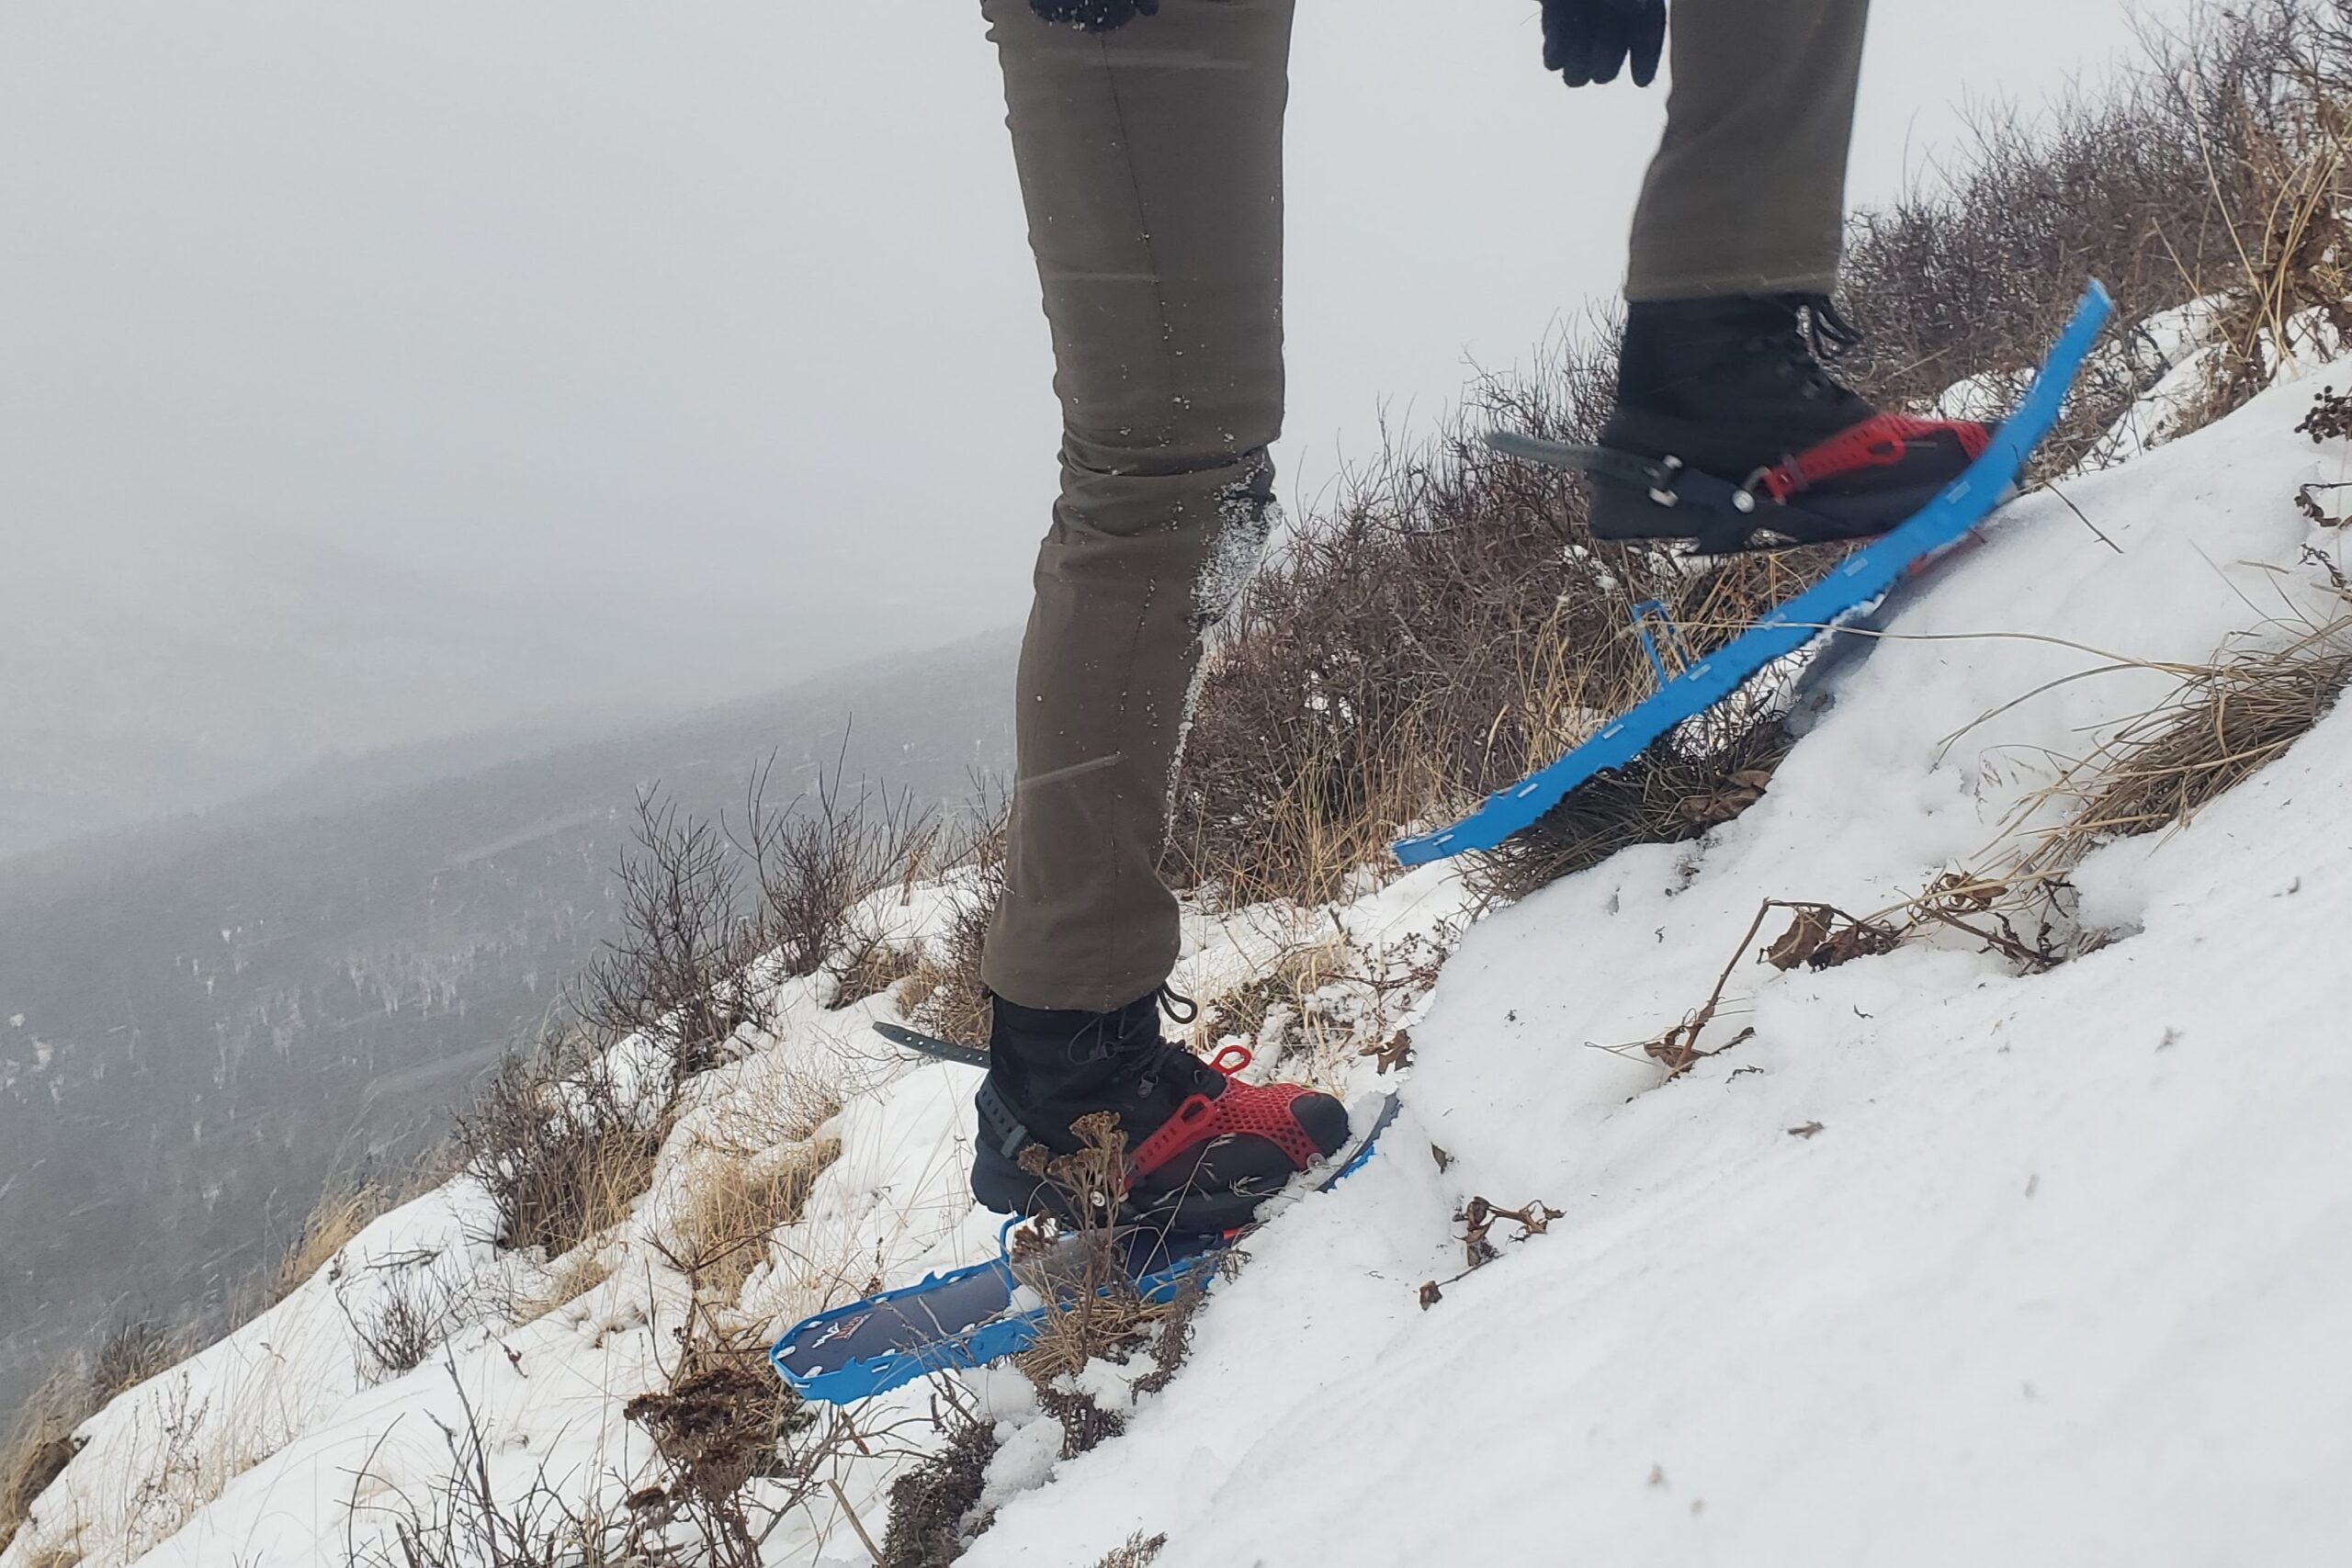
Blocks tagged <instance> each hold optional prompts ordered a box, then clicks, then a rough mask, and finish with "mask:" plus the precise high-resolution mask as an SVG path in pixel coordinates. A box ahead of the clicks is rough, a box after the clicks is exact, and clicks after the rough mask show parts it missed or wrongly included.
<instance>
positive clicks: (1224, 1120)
mask: <svg viewBox="0 0 2352 1568" xmlns="http://www.w3.org/2000/svg"><path fill="white" fill-rule="evenodd" d="M1219 1055H1223V1053H1222V1052H1220V1053H1219ZM1313 1092H1314V1090H1312V1089H1307V1088H1306V1087H1305V1086H1303V1085H1300V1084H1290V1083H1277V1084H1250V1083H1240V1082H1238V1081H1236V1080H1235V1079H1232V1078H1227V1080H1226V1083H1225V1092H1224V1093H1223V1094H1220V1095H1218V1096H1217V1097H1216V1099H1215V1100H1211V1099H1210V1098H1209V1097H1208V1096H1207V1095H1205V1094H1196V1095H1194V1096H1193V1097H1192V1098H1191V1099H1190V1100H1186V1101H1184V1103H1183V1104H1182V1105H1180V1106H1178V1107H1177V1108H1176V1114H1174V1115H1173V1116H1170V1118H1169V1119H1168V1120H1167V1121H1165V1122H1161V1123H1160V1125H1159V1131H1158V1132H1157V1133H1154V1134H1152V1135H1151V1136H1150V1137H1148V1138H1146V1139H1145V1140H1144V1141H1143V1142H1142V1143H1141V1144H1140V1145H1137V1146H1136V1160H1135V1167H1134V1168H1133V1170H1132V1171H1130V1173H1129V1175H1130V1177H1131V1178H1134V1177H1145V1176H1149V1175H1150V1174H1151V1173H1152V1172H1153V1171H1155V1170H1158V1169H1159V1168H1160V1167H1162V1166H1164V1165H1166V1164H1167V1163H1168V1162H1169V1161H1170V1160H1172V1159H1174V1158H1175V1157H1176V1156H1179V1155H1181V1154H1183V1153H1185V1152H1187V1151H1188V1150H1191V1149H1195V1148H1198V1147H1200V1146H1201V1145H1204V1144H1209V1143H1214V1142H1216V1140H1217V1139H1219V1138H1263V1139H1265V1140H1266V1142H1268V1143H1270V1144H1272V1145H1274V1147H1276V1148H1278V1149H1280V1150H1282V1152H1283V1154H1284V1155H1286V1156H1289V1158H1290V1163H1291V1165H1292V1167H1293V1168H1295V1169H1298V1170H1305V1169H1306V1168H1307V1167H1309V1166H1311V1165H1313V1164H1314V1163H1315V1162H1316V1161H1317V1160H1319V1159H1321V1158H1322V1157H1323V1151H1322V1150H1321V1149H1318V1148H1317V1147H1316V1146H1315V1140H1314V1139H1312V1138H1310V1137H1308V1136H1307V1135H1306V1129H1305V1128H1303V1127H1301V1126H1300V1125H1299V1124H1298V1118H1297V1117H1295V1116H1294V1115H1292V1114H1291V1111H1290V1108H1291V1106H1292V1104H1293V1103H1294V1102H1295V1101H1296V1100H1298V1099H1299V1098H1300V1097H1301V1096H1302V1095H1307V1094H1312V1093H1313Z"/></svg>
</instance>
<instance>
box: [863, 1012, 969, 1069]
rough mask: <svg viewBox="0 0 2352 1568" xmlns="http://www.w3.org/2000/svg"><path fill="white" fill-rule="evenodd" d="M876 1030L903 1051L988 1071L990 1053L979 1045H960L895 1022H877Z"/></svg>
mask: <svg viewBox="0 0 2352 1568" xmlns="http://www.w3.org/2000/svg"><path fill="white" fill-rule="evenodd" d="M874 1032H875V1033H876V1034H879V1035H880V1036H881V1037H882V1038H883V1039H885V1040H888V1042H889V1043H891V1044H893V1045H896V1046H898V1047H899V1049H900V1050H902V1051H912V1052H913V1053H915V1055H919V1056H929V1057H931V1058H932V1059H933V1060H934V1061H940V1062H953V1063H955V1064H956V1066H962V1067H978V1068H979V1069H980V1070H981V1071H982V1072H986V1071H988V1066H989V1054H988V1053H987V1052H986V1051H983V1050H980V1049H979V1048H978V1047H977V1046H972V1045H958V1044H957V1043H956V1042H954V1041H953V1040H942V1039H940V1038H939V1037H938V1036H937V1035H935V1034H924V1033H922V1032H919V1031H916V1030H912V1029H904V1028H901V1027H899V1025H898V1024H895V1023H877V1024H876V1025H875V1026H874Z"/></svg>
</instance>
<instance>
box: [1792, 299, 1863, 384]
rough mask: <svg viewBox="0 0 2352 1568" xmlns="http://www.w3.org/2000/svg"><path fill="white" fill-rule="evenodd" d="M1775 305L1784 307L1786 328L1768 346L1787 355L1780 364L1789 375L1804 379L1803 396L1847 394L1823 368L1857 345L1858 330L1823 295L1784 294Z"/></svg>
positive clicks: (1860, 335)
mask: <svg viewBox="0 0 2352 1568" xmlns="http://www.w3.org/2000/svg"><path fill="white" fill-rule="evenodd" d="M1774 302H1775V303H1777V304H1780V305H1782V306H1785V307H1787V309H1788V311H1789V329H1788V331H1787V332H1786V333H1779V334H1776V335H1775V336H1773V337H1772V338H1771V339H1770V346H1772V347H1773V348H1776V349H1778V350H1779V351H1780V352H1781V354H1783V355H1786V356H1787V357H1786V358H1785V359H1784V360H1783V362H1782V363H1783V364H1784V365H1785V367H1787V370H1788V373H1789V374H1790V375H1792V376H1796V377H1801V378H1803V379H1804V384H1805V396H1807V397H1809V398H1810V397H1824V396H1826V397H1844V396H1848V395H1849V393H1848V390H1847V388H1846V386H1845V385H1844V383H1842V382H1840V381H1839V380H1838V378H1836V377H1834V376H1832V375H1831V374H1830V373H1829V372H1828V371H1827V370H1826V369H1825V368H1824V366H1825V365H1826V364H1827V363H1829V362H1831V361H1834V360H1838V359H1840V358H1843V357H1844V356H1845V355H1846V354H1847V353H1848V352H1849V351H1850V350H1852V349H1853V348H1855V347H1857V346H1859V345H1860V343H1861V341H1862V331H1861V329H1860V327H1857V326H1856V325H1854V323H1853V322H1852V321H1848V320H1847V319H1846V317H1845V315H1844V314H1843V313H1842V312H1840V311H1839V310H1838V307H1837V305H1836V304H1835V303H1833V302H1832V301H1831V299H1830V298H1829V296H1828V295H1826V294H1783V295H1780V296H1778V297H1777V298H1776V299H1775V301H1774Z"/></svg>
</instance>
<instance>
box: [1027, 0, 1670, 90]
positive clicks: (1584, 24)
mask: <svg viewBox="0 0 2352 1568" xmlns="http://www.w3.org/2000/svg"><path fill="white" fill-rule="evenodd" d="M1046 3H1047V0H1032V4H1035V5H1036V6H1038V7H1039V8H1040V10H1042V9H1043V8H1044V6H1045V5H1046ZM1154 3H1155V4H1156V3H1157V0H1154ZM1665 47H1666V0H1544V70H1546V71H1557V72H1558V73H1560V79H1561V80H1562V81H1564V82H1566V84H1567V85H1569V86H1571V87H1581V86H1583V85H1585V84H1586V83H1588V82H1614V81H1615V80H1616V79H1617V71H1618V68H1619V67H1620V66H1622V65H1623V64H1624V63H1625V62H1626V60H1627V59H1628V58H1630V59H1631V60H1632V61H1633V62H1634V86H1636V87H1646V86H1648V85H1650V84H1651V83H1652V82H1653V81H1655V80H1657V57H1658V54H1659V51H1662V50H1663V49H1665Z"/></svg>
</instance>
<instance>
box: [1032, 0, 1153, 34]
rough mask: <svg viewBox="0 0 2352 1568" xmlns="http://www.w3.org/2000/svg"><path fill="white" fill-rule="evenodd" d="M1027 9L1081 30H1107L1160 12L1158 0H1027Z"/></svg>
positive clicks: (1039, 15)
mask: <svg viewBox="0 0 2352 1568" xmlns="http://www.w3.org/2000/svg"><path fill="white" fill-rule="evenodd" d="M1029 8H1030V9H1031V10H1033V11H1035V12H1036V13H1037V15H1038V17H1040V18H1041V19H1043V20H1045V21H1048V22H1057V23H1059V24H1061V25H1062V26H1063V27H1067V28H1078V29H1079V30H1080V32H1089V33H1107V32H1109V31H1110V30H1111V29H1112V28H1124V27H1125V26H1126V25H1127V24H1128V23H1129V22H1132V21H1134V20H1135V19H1136V17H1156V16H1158V15H1159V0H1029Z"/></svg>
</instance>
